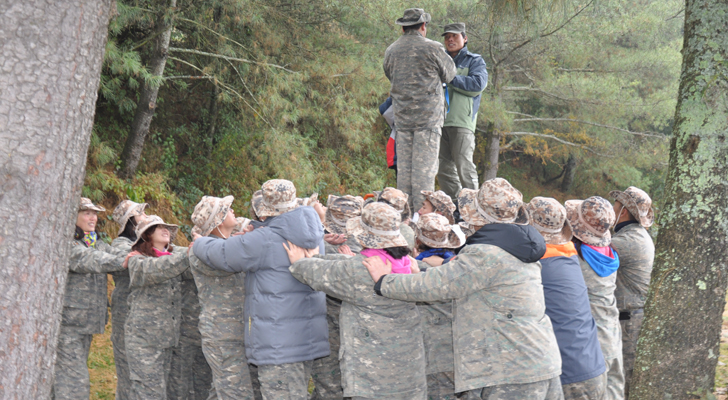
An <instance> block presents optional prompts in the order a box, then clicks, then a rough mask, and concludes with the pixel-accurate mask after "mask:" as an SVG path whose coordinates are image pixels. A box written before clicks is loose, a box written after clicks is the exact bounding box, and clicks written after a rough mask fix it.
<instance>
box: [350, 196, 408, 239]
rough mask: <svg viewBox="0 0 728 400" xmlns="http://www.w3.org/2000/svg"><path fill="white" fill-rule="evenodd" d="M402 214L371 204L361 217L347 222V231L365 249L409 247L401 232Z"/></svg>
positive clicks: (383, 205)
mask: <svg viewBox="0 0 728 400" xmlns="http://www.w3.org/2000/svg"><path fill="white" fill-rule="evenodd" d="M401 223H402V219H401V218H400V213H399V212H398V211H397V210H395V209H394V208H392V207H391V206H389V205H388V204H384V203H370V204H368V205H367V206H366V207H364V210H362V213H361V217H354V218H351V219H349V221H347V222H346V231H347V232H348V233H349V234H350V235H352V236H354V238H355V239H356V240H357V241H358V242H359V244H361V246H362V247H363V248H365V249H385V248H387V247H401V246H408V244H407V240H406V239H405V238H404V236H402V233H401V232H400V231H399V225H400V224H401Z"/></svg>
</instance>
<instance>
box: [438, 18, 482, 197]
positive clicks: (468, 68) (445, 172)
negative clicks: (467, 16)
mask: <svg viewBox="0 0 728 400" xmlns="http://www.w3.org/2000/svg"><path fill="white" fill-rule="evenodd" d="M442 36H444V37H445V48H446V49H447V52H448V53H449V54H450V57H452V59H453V61H454V62H455V66H456V68H457V76H455V78H453V80H452V81H451V82H450V83H448V84H447V93H446V95H447V100H448V101H447V104H448V113H447V117H445V124H444V126H443V128H442V141H441V142H440V170H439V171H438V173H437V180H438V181H439V182H440V188H442V191H444V192H445V193H447V195H448V196H450V197H451V198H453V199H457V197H456V196H457V194H458V192H460V189H462V188H468V189H475V190H477V189H478V188H479V187H478V172H477V171H476V169H475V164H473V151H474V150H475V124H476V123H477V122H478V108H479V107H480V94H481V93H482V92H483V90H485V86H486V85H487V84H488V71H486V69H485V61H483V57H481V56H480V54H473V53H471V52H469V51H468V46H467V44H468V37H467V36H466V35H465V24H463V23H460V22H458V23H454V24H450V25H445V32H444V33H443V34H442Z"/></svg>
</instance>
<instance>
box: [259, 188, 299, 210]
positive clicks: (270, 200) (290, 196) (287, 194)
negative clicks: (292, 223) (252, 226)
mask: <svg viewBox="0 0 728 400" xmlns="http://www.w3.org/2000/svg"><path fill="white" fill-rule="evenodd" d="M260 189H261V190H262V191H263V201H262V202H261V203H260V207H259V208H258V210H257V212H256V214H257V215H258V217H275V216H277V215H281V214H283V213H285V212H288V211H291V210H293V209H295V208H296V207H298V199H297V198H296V187H295V186H293V182H291V181H288V180H285V179H271V180H269V181H267V182H265V183H264V184H263V186H261V188H260Z"/></svg>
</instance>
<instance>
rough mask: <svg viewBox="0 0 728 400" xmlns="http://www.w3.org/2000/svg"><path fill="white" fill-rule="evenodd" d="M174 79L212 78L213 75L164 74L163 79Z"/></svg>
mask: <svg viewBox="0 0 728 400" xmlns="http://www.w3.org/2000/svg"><path fill="white" fill-rule="evenodd" d="M174 79H214V77H212V76H210V75H174V76H165V77H164V80H168V81H171V80H174Z"/></svg>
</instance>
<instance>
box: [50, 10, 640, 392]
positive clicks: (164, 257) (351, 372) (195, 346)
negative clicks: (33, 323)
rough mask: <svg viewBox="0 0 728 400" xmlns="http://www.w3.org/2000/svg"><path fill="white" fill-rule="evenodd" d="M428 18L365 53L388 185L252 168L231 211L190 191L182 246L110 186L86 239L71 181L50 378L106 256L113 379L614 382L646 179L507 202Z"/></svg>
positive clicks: (167, 382) (384, 387) (456, 68)
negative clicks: (253, 184)
mask: <svg viewBox="0 0 728 400" xmlns="http://www.w3.org/2000/svg"><path fill="white" fill-rule="evenodd" d="M430 19H431V18H430V15H429V14H427V13H425V12H424V11H423V10H421V9H408V10H406V11H405V13H404V16H403V17H402V18H400V19H398V20H397V21H396V23H397V24H398V25H400V26H402V27H403V35H402V37H400V39H399V40H397V41H396V42H395V43H394V44H392V45H391V46H390V47H389V48H388V49H387V52H386V53H385V60H384V69H385V73H386V75H387V77H388V78H389V79H390V81H391V82H392V91H391V97H392V103H393V110H394V120H395V121H396V125H397V154H398V168H399V173H398V177H397V185H398V188H392V187H387V188H384V189H382V190H377V191H373V192H372V193H371V194H367V195H366V196H364V197H361V196H356V195H347V194H343V195H330V196H329V197H328V199H327V202H326V206H324V205H323V204H321V203H320V202H319V201H318V195H317V194H313V195H311V196H310V197H304V198H299V197H297V194H296V188H295V186H294V184H293V182H291V181H288V180H284V179H273V180H269V181H267V182H265V183H263V185H262V186H261V188H260V190H259V191H257V192H255V193H254V194H253V196H252V199H251V201H250V217H251V219H247V218H242V217H236V216H235V212H234V211H233V205H234V202H235V199H234V198H233V197H232V196H227V197H213V196H203V197H202V199H201V200H200V202H199V203H198V204H197V205H196V207H195V209H194V212H193V214H192V216H191V221H192V223H193V225H194V226H193V228H192V232H191V236H192V237H191V239H192V243H191V244H190V245H189V247H182V246H175V245H174V244H173V242H174V240H175V237H176V236H177V233H178V227H177V226H176V225H173V224H168V223H166V222H164V221H163V220H162V218H160V217H158V216H156V215H147V214H146V209H147V206H148V205H147V204H146V203H141V204H140V203H135V202H133V201H130V200H124V201H122V202H121V203H120V204H119V205H118V206H117V207H116V209H115V210H114V212H113V220H114V221H115V222H116V223H117V224H118V233H117V236H118V237H117V238H115V239H114V240H113V241H112V243H111V245H108V244H106V242H104V241H103V240H101V239H100V238H99V236H98V234H97V232H96V224H97V222H98V213H99V212H104V211H105V209H104V208H103V207H100V206H97V205H94V204H93V203H92V202H91V200H89V199H87V198H81V200H80V205H79V209H78V216H77V220H76V232H75V234H74V238H73V241H72V246H71V258H70V263H69V271H68V276H67V279H66V288H65V296H64V300H63V313H62V319H61V321H62V322H61V329H60V334H59V339H58V343H57V346H56V348H57V356H56V364H55V367H54V372H55V375H54V382H53V390H52V397H53V398H55V399H83V398H89V395H90V393H89V388H90V381H89V372H88V368H87V360H88V356H89V349H90V345H91V340H92V337H93V335H94V334H98V333H103V332H104V327H105V325H106V322H107V318H108V312H107V275H111V276H112V277H113V280H114V285H115V288H114V291H113V293H112V295H111V324H112V335H111V340H112V343H113V346H114V359H115V364H116V370H117V371H116V372H117V388H116V398H117V399H134V400H146V399H159V400H162V399H191V400H192V399H194V400H203V399H210V400H211V399H251V400H252V399H255V400H260V399H264V400H278V399H281V400H288V399H290V400H309V399H317V400H321V399H325V400H334V399H336V400H343V399H344V398H350V399H360V400H364V399H394V400H397V399H401V400H409V399H416V400H450V399H470V400H473V399H484V400H496V399H499V400H501V399H502V400H510V399H537V400H539V399H543V400H547V399H548V400H558V399H573V400H577V399H588V400H603V399H609V400H620V399H626V398H627V397H628V395H629V382H630V377H631V374H632V369H633V365H634V355H635V349H636V344H637V337H638V334H639V330H640V327H641V324H642V320H643V307H644V301H645V297H646V293H647V290H648V287H649V283H650V274H651V270H652V263H653V260H654V245H653V242H652V239H651V237H650V234H649V232H648V230H647V229H648V228H649V227H650V226H651V225H652V223H653V222H654V213H653V210H652V200H651V199H650V197H649V195H648V194H647V193H646V192H644V191H643V190H641V189H638V188H636V187H629V188H627V189H626V190H625V191H612V192H610V196H611V197H613V198H614V199H615V202H614V204H611V203H610V202H609V201H608V200H606V199H604V198H602V197H599V196H593V197H590V198H588V199H586V200H568V201H566V202H565V204H563V205H562V204H561V203H560V202H559V201H557V200H556V199H553V198H547V197H534V198H533V199H531V201H530V202H529V203H525V202H524V201H523V195H522V194H521V192H520V191H519V190H517V189H516V188H514V187H513V186H512V185H511V184H510V183H509V182H508V181H507V180H505V179H502V178H495V179H491V180H488V181H486V182H484V183H483V184H482V185H481V186H479V187H478V181H477V174H476V173H475V168H474V166H472V165H470V164H472V148H473V147H474V139H473V137H472V134H473V131H474V129H475V123H476V122H477V112H478V104H479V99H480V93H481V92H482V91H483V90H484V89H485V86H486V84H487V72H486V71H485V63H484V62H483V61H482V58H481V57H480V56H478V55H477V54H472V53H469V52H468V50H467V47H466V46H465V44H466V43H467V36H466V34H465V26H464V24H462V23H454V24H450V25H447V26H445V33H444V34H443V36H445V43H446V45H447V49H446V48H445V47H443V46H442V45H441V44H439V43H437V42H434V41H430V40H428V39H426V38H425V36H426V32H427V23H429V22H430ZM443 83H445V84H446V88H447V90H446V92H445V93H443ZM444 99H446V101H444ZM445 104H447V105H448V107H445ZM443 123H444V125H445V128H444V130H443V132H444V135H443V134H441V128H442V127H443ZM441 143H442V144H441ZM441 146H442V147H441ZM438 149H441V150H442V151H439V150H438ZM438 156H439V161H440V163H439V164H440V172H439V174H438V173H437V171H438ZM436 174H437V177H438V180H439V181H440V186H441V187H442V188H443V189H444V191H435V190H434V180H435V175H436ZM365 199H366V200H365ZM453 200H455V201H453ZM415 210H417V212H415V213H413V211H415ZM612 230H613V232H614V234H612V233H611V231H612ZM311 384H313V391H312V392H311V393H309V387H310V386H311Z"/></svg>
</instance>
